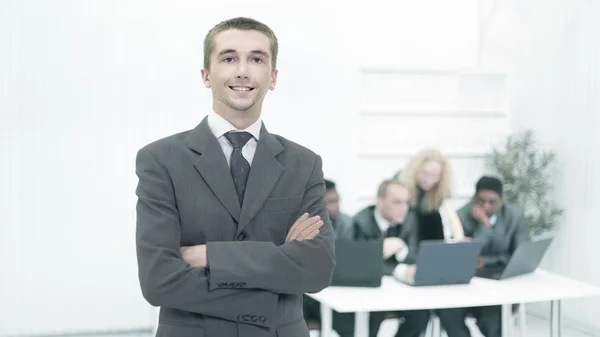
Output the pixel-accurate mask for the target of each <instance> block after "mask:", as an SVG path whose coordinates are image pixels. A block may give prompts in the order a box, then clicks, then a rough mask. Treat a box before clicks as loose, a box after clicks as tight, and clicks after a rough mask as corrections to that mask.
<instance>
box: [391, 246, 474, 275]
mask: <svg viewBox="0 0 600 337" xmlns="http://www.w3.org/2000/svg"><path fill="white" fill-rule="evenodd" d="M482 247H483V243H482V242H447V241H443V240H425V241H422V242H421V243H420V245H419V254H418V255H417V263H416V268H417V270H416V272H415V275H414V278H412V279H400V281H402V282H404V283H407V284H409V285H411V286H435V285H450V284H468V283H470V282H471V279H472V278H473V276H474V275H475V270H476V269H477V260H478V257H479V254H480V252H481V248H482Z"/></svg>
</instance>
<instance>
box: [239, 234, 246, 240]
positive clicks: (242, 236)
mask: <svg viewBox="0 0 600 337" xmlns="http://www.w3.org/2000/svg"><path fill="white" fill-rule="evenodd" d="M237 239H238V241H244V240H246V233H244V232H241V233H240V234H238V236H237Z"/></svg>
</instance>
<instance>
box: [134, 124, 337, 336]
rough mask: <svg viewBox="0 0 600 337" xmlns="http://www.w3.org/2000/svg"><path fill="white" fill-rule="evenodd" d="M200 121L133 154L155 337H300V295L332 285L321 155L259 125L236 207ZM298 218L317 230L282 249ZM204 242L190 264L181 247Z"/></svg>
mask: <svg viewBox="0 0 600 337" xmlns="http://www.w3.org/2000/svg"><path fill="white" fill-rule="evenodd" d="M229 172H230V171H229V167H228V165H227V162H226V159H225V156H224V155H223V151H222V149H221V147H220V146H219V144H218V141H217V139H216V138H215V137H214V135H213V133H212V132H211V130H210V128H209V126H208V122H207V119H206V118H204V120H203V121H202V122H201V123H200V124H199V125H198V126H197V127H196V128H195V129H193V130H190V131H186V132H183V133H179V134H176V135H173V136H170V137H167V138H164V139H161V140H158V141H155V142H153V143H151V144H148V145H146V146H144V147H143V148H142V149H140V150H139V152H138V154H137V158H136V174H137V176H138V177H139V183H138V186H137V190H136V194H137V196H138V202H137V227H136V247H137V261H138V269H139V280H140V285H141V289H142V293H143V296H144V297H145V298H146V300H147V301H148V302H149V303H150V304H152V305H154V306H160V307H161V310H160V318H159V321H160V322H159V326H158V330H157V336H159V337H161V336H164V337H167V336H168V337H172V336H177V337H192V336H193V337H201V336H205V335H206V336H220V337H233V336H236V337H237V336H240V337H246V336H247V337H261V336H264V337H267V336H268V337H275V336H286V337H287V336H290V337H292V336H294V337H295V336H308V329H307V327H306V323H305V321H304V319H303V315H302V294H303V293H307V292H318V291H320V290H322V289H324V288H325V287H327V286H328V285H329V283H330V281H331V276H332V273H333V268H334V265H335V256H334V233H333V228H332V226H331V222H330V220H329V216H328V215H327V211H326V208H325V203H324V201H323V196H324V194H325V183H324V181H323V172H322V162H321V158H320V157H319V156H318V155H316V154H315V153H313V152H312V151H310V150H308V149H306V148H304V147H302V146H300V145H298V144H296V143H293V142H291V141H289V140H287V139H285V138H283V137H280V136H277V135H273V134H270V133H269V132H268V131H267V130H266V128H265V127H264V126H263V127H262V129H261V133H260V140H259V141H258V145H257V148H256V153H255V155H254V159H253V162H252V167H251V171H250V176H249V178H248V183H247V188H246V194H245V197H244V202H243V207H240V204H239V202H238V200H237V196H236V192H235V188H234V185H233V180H232V178H231V175H230V173H229ZM304 212H308V213H309V214H310V215H320V216H321V218H322V219H323V221H324V225H323V227H322V229H321V231H320V233H319V235H318V236H317V237H316V238H315V239H313V240H305V241H292V242H289V243H284V241H285V237H286V234H287V232H288V229H289V228H290V227H291V226H292V224H293V223H294V221H295V220H296V219H297V218H298V217H299V216H300V215H301V214H302V213H304ZM200 244H206V247H207V258H208V266H207V267H206V268H194V267H192V266H190V265H189V264H187V263H186V262H185V261H184V260H183V259H182V258H181V255H180V247H181V246H192V245H200Z"/></svg>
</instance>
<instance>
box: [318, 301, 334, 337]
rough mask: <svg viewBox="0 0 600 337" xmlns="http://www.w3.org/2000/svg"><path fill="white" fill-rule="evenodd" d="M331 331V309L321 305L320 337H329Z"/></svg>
mask: <svg viewBox="0 0 600 337" xmlns="http://www.w3.org/2000/svg"><path fill="white" fill-rule="evenodd" d="M331 331H333V312H332V311H331V308H330V307H328V306H326V305H325V304H323V303H321V335H320V337H330V336H331Z"/></svg>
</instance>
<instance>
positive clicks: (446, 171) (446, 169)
mask: <svg viewBox="0 0 600 337" xmlns="http://www.w3.org/2000/svg"><path fill="white" fill-rule="evenodd" d="M429 160H434V161H437V162H438V163H440V165H441V166H442V171H441V175H440V181H439V182H438V183H437V184H436V185H435V186H434V187H433V188H432V189H431V190H429V191H427V192H426V193H425V196H424V197H423V201H422V203H421V205H418V206H420V207H421V208H422V209H423V210H424V211H426V212H433V211H435V210H437V209H439V207H440V206H441V205H442V202H444V200H446V199H448V198H450V195H451V192H450V191H451V182H452V173H451V171H450V164H449V163H448V160H447V159H446V157H444V155H443V154H442V152H441V151H440V150H438V149H435V148H426V149H423V150H421V151H420V152H419V153H417V154H416V155H415V156H414V157H413V158H412V159H411V160H410V162H409V163H408V165H407V166H406V168H405V169H404V170H403V171H402V174H401V175H400V179H399V180H400V181H402V182H404V184H406V186H407V187H408V189H409V190H410V205H411V206H413V207H416V206H417V203H418V201H419V187H418V182H417V176H418V174H419V171H420V170H421V169H422V168H423V166H424V165H425V163H426V162H427V161H429Z"/></svg>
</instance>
